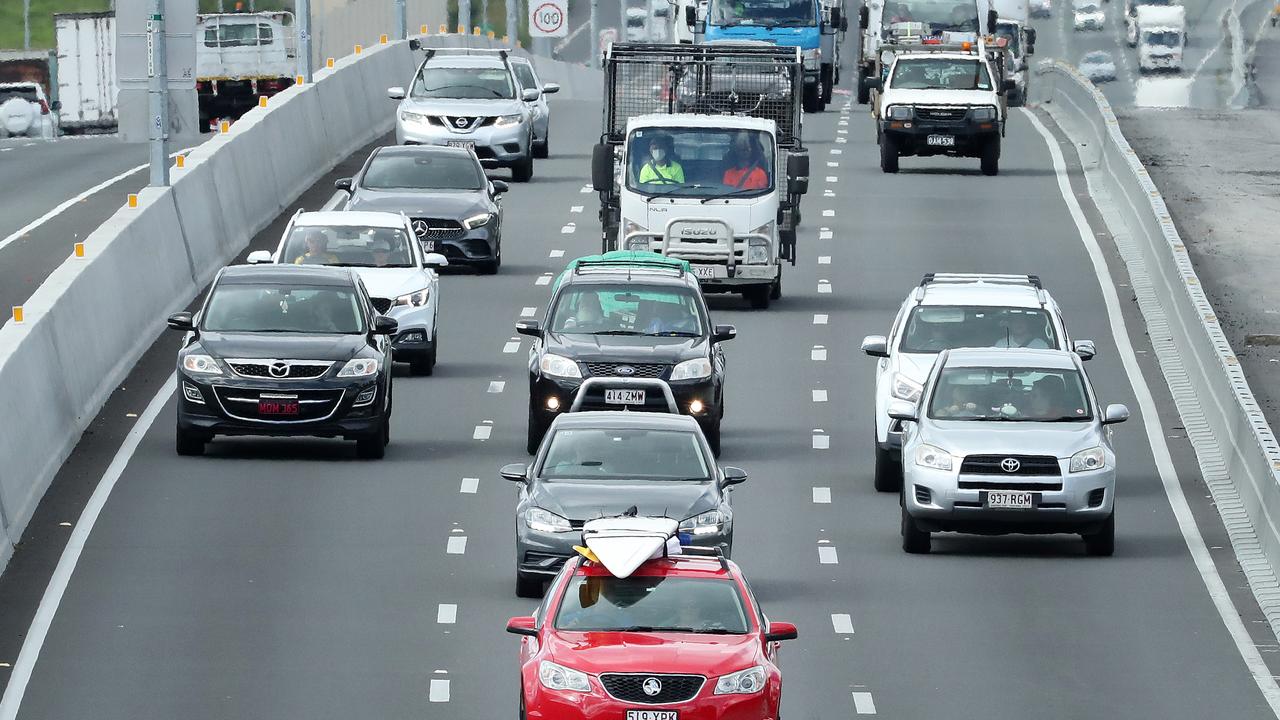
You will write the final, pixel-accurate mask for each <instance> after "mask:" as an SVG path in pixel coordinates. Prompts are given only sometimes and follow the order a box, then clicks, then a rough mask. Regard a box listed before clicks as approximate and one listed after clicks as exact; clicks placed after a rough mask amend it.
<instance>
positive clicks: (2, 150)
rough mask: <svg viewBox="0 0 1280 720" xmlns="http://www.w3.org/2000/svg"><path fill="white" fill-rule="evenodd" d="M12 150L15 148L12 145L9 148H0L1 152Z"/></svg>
mask: <svg viewBox="0 0 1280 720" xmlns="http://www.w3.org/2000/svg"><path fill="white" fill-rule="evenodd" d="M11 150H13V148H11V147H7V148H0V152H10V151H11Z"/></svg>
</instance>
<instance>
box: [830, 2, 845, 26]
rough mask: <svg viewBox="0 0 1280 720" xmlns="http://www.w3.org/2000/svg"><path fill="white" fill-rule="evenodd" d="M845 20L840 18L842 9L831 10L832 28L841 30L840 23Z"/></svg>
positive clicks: (834, 8)
mask: <svg viewBox="0 0 1280 720" xmlns="http://www.w3.org/2000/svg"><path fill="white" fill-rule="evenodd" d="M843 19H844V18H842V17H840V8H838V7H833V8H831V20H830V22H831V27H832V28H834V29H837V30H838V29H840V21H841V20H843Z"/></svg>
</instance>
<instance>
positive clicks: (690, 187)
mask: <svg viewBox="0 0 1280 720" xmlns="http://www.w3.org/2000/svg"><path fill="white" fill-rule="evenodd" d="M645 184H648V183H645ZM704 187H707V186H705V185H699V184H697V183H684V184H681V185H680V187H677V188H671V189H670V190H664V191H662V192H660V193H654V194H652V195H649V196H646V197H645V199H644V201H645V202H646V203H648V202H649V201H650V200H653V199H655V198H663V197H670V196H672V195H675V194H676V193H678V192H680V191H681V190H700V189H702V188H704Z"/></svg>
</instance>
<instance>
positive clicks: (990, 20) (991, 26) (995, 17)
mask: <svg viewBox="0 0 1280 720" xmlns="http://www.w3.org/2000/svg"><path fill="white" fill-rule="evenodd" d="M999 20H1000V14H999V13H997V12H996V11H995V10H988V11H987V34H988V35H995V34H996V22H998V21H999Z"/></svg>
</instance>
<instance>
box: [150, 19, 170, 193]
mask: <svg viewBox="0 0 1280 720" xmlns="http://www.w3.org/2000/svg"><path fill="white" fill-rule="evenodd" d="M166 62H167V57H166V53H165V42H164V0H151V16H150V17H149V18H147V77H148V79H149V83H150V84H149V86H148V88H147V98H148V100H149V101H150V110H151V112H150V113H149V118H148V120H149V122H148V123H147V124H148V125H150V126H151V133H150V136H151V185H152V186H155V187H164V186H166V185H168V184H169V70H168V66H167V65H166Z"/></svg>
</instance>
